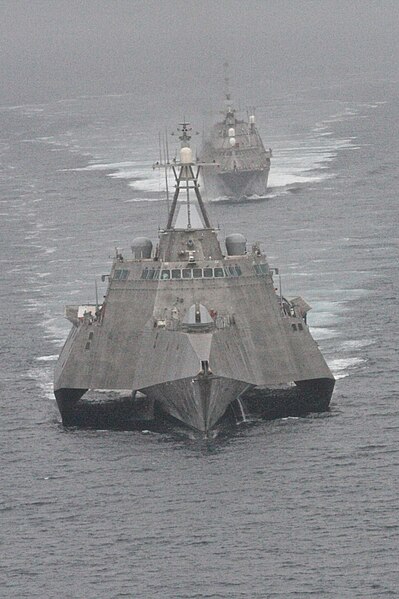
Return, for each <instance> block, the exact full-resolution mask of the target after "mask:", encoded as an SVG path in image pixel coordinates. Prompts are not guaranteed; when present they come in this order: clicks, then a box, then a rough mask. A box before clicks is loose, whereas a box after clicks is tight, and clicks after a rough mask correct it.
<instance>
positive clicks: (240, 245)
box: [225, 233, 247, 256]
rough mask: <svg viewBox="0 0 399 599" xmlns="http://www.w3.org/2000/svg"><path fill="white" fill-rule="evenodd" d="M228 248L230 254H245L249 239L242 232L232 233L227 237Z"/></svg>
mask: <svg viewBox="0 0 399 599" xmlns="http://www.w3.org/2000/svg"><path fill="white" fill-rule="evenodd" d="M225 243H226V250H227V254H228V255H229V256H243V255H244V254H245V252H246V249H247V240H246V239H245V237H244V235H241V233H232V234H231V235H228V236H227V237H226V239H225Z"/></svg>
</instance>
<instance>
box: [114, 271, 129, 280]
mask: <svg viewBox="0 0 399 599" xmlns="http://www.w3.org/2000/svg"><path fill="white" fill-rule="evenodd" d="M128 276H129V271H128V270H125V269H123V270H116V271H115V272H114V279H115V280H116V281H126V279H127V278H128Z"/></svg>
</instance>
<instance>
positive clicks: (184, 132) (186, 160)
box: [155, 122, 218, 230]
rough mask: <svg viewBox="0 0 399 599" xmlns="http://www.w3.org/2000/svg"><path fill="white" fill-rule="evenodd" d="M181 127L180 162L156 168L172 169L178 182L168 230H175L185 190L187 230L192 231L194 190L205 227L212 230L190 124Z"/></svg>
mask: <svg viewBox="0 0 399 599" xmlns="http://www.w3.org/2000/svg"><path fill="white" fill-rule="evenodd" d="M180 127H181V129H178V131H180V133H181V135H179V139H180V142H181V143H180V162H177V163H176V162H173V163H169V162H168V163H166V164H164V165H162V164H159V165H158V164H157V165H155V166H159V167H164V168H165V169H166V168H168V167H169V168H171V169H172V171H173V174H174V177H175V181H176V185H175V187H176V189H175V193H174V195H173V199H172V203H171V206H170V210H169V214H168V222H167V225H166V229H167V230H170V229H173V220H174V217H175V213H176V206H177V200H178V198H179V195H180V191H182V190H183V189H184V190H185V191H186V202H187V228H188V229H190V228H191V206H190V191H191V190H194V193H195V196H196V199H197V202H198V206H199V209H200V213H201V216H202V219H203V221H204V225H205V227H206V228H207V229H211V228H212V225H211V222H210V220H209V217H208V213H207V211H206V208H205V205H204V202H203V200H202V197H201V193H200V190H199V183H198V178H199V173H200V169H201V166H202V164H201V163H197V164H195V163H194V161H193V153H192V150H191V147H190V139H191V135H190V131H191V128H190V127H189V123H186V122H183V123H180ZM212 166H218V165H216V164H212Z"/></svg>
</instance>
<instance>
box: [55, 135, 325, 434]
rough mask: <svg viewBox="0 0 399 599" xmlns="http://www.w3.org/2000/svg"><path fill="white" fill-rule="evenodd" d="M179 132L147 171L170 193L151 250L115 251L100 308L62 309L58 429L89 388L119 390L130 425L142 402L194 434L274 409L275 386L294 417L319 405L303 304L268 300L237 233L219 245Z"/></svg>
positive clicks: (315, 351) (271, 289)
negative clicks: (172, 157)
mask: <svg viewBox="0 0 399 599" xmlns="http://www.w3.org/2000/svg"><path fill="white" fill-rule="evenodd" d="M180 132H181V135H180V141H181V149H180V159H179V161H173V162H172V163H171V164H167V165H158V166H161V168H163V166H165V168H168V169H170V170H171V171H172V172H173V175H174V178H175V185H176V187H175V192H174V195H173V199H172V201H171V203H170V209H169V212H168V219H167V223H166V227H165V228H164V229H162V230H160V231H159V240H158V243H157V245H156V247H155V248H154V245H153V243H152V241H151V240H150V239H147V238H143V237H139V238H137V239H134V240H133V242H132V248H131V249H132V255H131V256H129V257H125V256H124V255H122V253H121V252H119V251H117V254H116V256H115V259H114V261H113V265H112V269H111V273H110V275H109V276H108V275H107V276H106V279H107V280H108V288H107V291H106V294H105V295H104V299H103V301H102V303H101V304H99V303H98V302H96V303H95V304H89V305H82V306H77V305H74V306H67V307H66V315H67V317H68V318H69V320H70V321H71V322H72V329H71V331H70V334H69V336H68V338H67V341H66V343H65V345H64V347H63V349H62V351H61V354H60V356H59V359H58V362H57V365H56V369H55V382H54V392H55V397H56V400H57V404H58V407H59V410H60V413H61V416H62V420H63V423H64V424H65V425H75V424H78V413H79V405H80V403H81V402H82V401H83V400H84V398H83V396H84V394H85V393H86V391H88V390H93V389H94V390H96V389H97V390H98V389H101V390H107V392H109V393H110V396H111V397H112V393H111V392H112V391H118V390H129V393H131V397H132V399H131V405H132V410H133V412H134V410H135V409H137V414H138V417H139V411H140V407H141V406H142V405H143V401H144V402H147V405H148V406H152V408H151V410H152V416H151V417H153V416H154V414H161V415H162V417H164V416H167V417H168V418H169V419H172V420H173V421H178V422H179V423H183V424H184V425H185V426H187V427H189V428H191V429H194V430H195V431H200V433H201V434H205V435H207V434H208V433H210V432H211V431H212V429H214V428H215V427H216V426H217V425H218V423H220V422H222V421H223V418H224V417H226V415H227V414H228V413H229V411H231V410H232V409H233V410H234V408H236V409H238V408H239V409H240V410H241V411H242V412H244V410H243V405H244V403H243V402H247V407H246V408H245V410H247V409H248V406H249V407H251V405H252V406H254V407H256V408H257V410H258V411H259V412H260V413H261V414H262V415H267V412H268V410H269V411H271V412H273V414H274V415H275V414H276V410H277V412H278V411H279V409H280V412H281V408H282V406H283V400H281V401H280V399H279V396H278V394H277V395H276V393H274V392H273V389H278V388H281V387H282V386H289V387H290V388H291V389H292V388H295V391H296V395H295V398H296V399H292V396H291V399H290V400H289V401H291V402H292V401H294V403H295V402H298V404H295V405H297V407H298V406H301V407H300V408H299V407H298V409H300V411H303V409H304V410H305V411H306V410H308V411H321V410H325V409H327V408H328V405H329V402H330V398H331V394H332V391H333V387H334V378H333V375H332V373H331V371H330V369H329V368H328V366H327V364H326V362H325V360H324V358H323V356H322V354H321V352H320V350H319V348H318V346H317V344H316V342H315V341H314V340H313V338H312V336H311V334H310V332H309V328H308V325H307V322H306V314H307V312H308V310H309V308H310V307H309V306H308V304H307V303H306V302H305V301H304V300H303V299H302V298H300V297H297V298H295V299H293V300H291V301H288V300H287V299H285V298H284V297H283V296H282V295H281V293H278V291H277V290H276V282H275V281H274V280H273V277H275V276H276V274H275V271H274V270H273V269H272V268H271V267H270V266H269V264H268V262H267V259H266V256H265V255H264V254H263V253H262V252H261V250H260V247H259V246H258V245H254V246H253V247H252V249H248V248H247V242H246V240H245V238H244V236H243V235H241V234H240V233H234V234H230V235H228V236H227V237H226V238H225V241H224V247H223V246H222V244H221V243H220V242H219V240H218V230H217V229H216V228H214V227H213V226H212V224H211V222H210V219H209V216H208V213H207V210H206V207H205V205H204V202H203V200H202V197H201V194H200V189H199V183H198V178H199V173H200V169H201V166H202V165H201V164H199V163H195V162H194V161H193V155H192V150H191V148H190V129H189V127H188V125H187V123H184V124H183V125H182V129H181V130H180ZM209 168H211V167H210V166H209ZM213 168H215V167H213ZM81 398H83V399H81ZM115 409H117V407H116V402H115Z"/></svg>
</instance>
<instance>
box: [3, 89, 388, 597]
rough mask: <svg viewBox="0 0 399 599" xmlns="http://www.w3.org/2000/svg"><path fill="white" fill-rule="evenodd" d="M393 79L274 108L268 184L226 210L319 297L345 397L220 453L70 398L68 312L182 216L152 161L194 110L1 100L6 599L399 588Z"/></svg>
mask: <svg viewBox="0 0 399 599" xmlns="http://www.w3.org/2000/svg"><path fill="white" fill-rule="evenodd" d="M395 86H396V84H395V82H389V81H378V82H365V81H361V82H360V81H353V82H346V83H344V84H342V85H341V86H335V87H334V86H331V87H325V88H323V87H319V88H313V89H302V90H291V92H290V93H288V92H287V94H286V96H284V97H275V98H273V97H271V98H267V99H264V98H262V99H259V103H258V106H259V107H258V109H257V113H256V114H257V121H258V125H259V128H260V131H261V134H262V136H263V138H264V141H265V145H266V146H267V147H269V146H270V147H272V148H273V153H274V159H273V162H272V169H271V173H270V191H269V193H268V195H267V197H266V198H254V199H253V200H252V201H249V202H246V203H244V202H242V203H229V202H226V201H222V202H218V201H215V202H211V203H210V204H209V211H210V214H211V218H212V220H213V222H215V223H220V227H221V236H224V235H226V234H228V233H231V232H242V233H244V234H245V235H246V237H247V239H248V241H249V243H251V242H254V241H261V242H262V247H263V248H264V249H265V251H266V252H267V254H268V257H269V262H270V263H271V265H272V266H278V267H279V268H280V272H281V273H282V286H283V293H284V294H285V295H287V296H288V297H290V296H295V295H301V296H303V297H304V298H305V299H306V300H307V301H308V302H309V303H310V304H311V305H312V308H313V309H312V311H311V312H310V315H309V323H310V326H311V329H312V332H313V335H314V337H315V338H316V339H317V341H318V343H319V345H320V348H321V350H322V352H323V354H324V355H325V357H326V359H327V361H328V363H329V365H330V367H331V369H332V370H333V372H334V374H335V376H336V379H337V384H336V388H335V391H334V395H333V399H332V404H331V411H330V412H328V413H326V414H321V415H309V416H308V417H306V418H288V419H282V420H275V421H272V422H252V423H248V424H241V425H237V427H236V429H233V430H232V431H231V432H230V434H229V435H225V436H224V437H222V438H216V439H213V440H212V441H208V442H205V441H199V440H197V439H195V438H193V437H192V436H190V435H189V434H188V433H186V434H184V433H183V432H182V431H181V430H176V431H173V430H171V431H169V432H168V433H154V432H149V431H146V430H143V431H112V430H91V431H87V430H79V429H73V430H67V429H64V428H63V427H62V425H61V422H60V417H59V414H58V411H57V409H56V404H55V400H54V397H53V394H52V372H53V368H54V363H55V360H56V359H57V355H58V353H59V351H60V348H61V347H62V344H63V342H64V340H65V338H66V336H67V334H68V330H69V323H68V321H66V320H65V319H64V318H63V307H64V304H66V303H71V302H85V301H88V300H93V299H94V293H95V291H94V281H95V279H97V280H98V281H99V277H100V276H101V274H103V273H107V272H108V271H109V267H110V256H112V255H113V254H114V251H115V247H119V248H127V249H128V248H129V246H130V242H131V240H132V239H133V238H134V237H136V236H138V235H148V236H150V237H151V238H152V239H153V240H155V239H156V234H157V228H158V226H159V225H161V226H162V225H163V224H164V223H165V219H166V202H165V199H164V185H165V184H164V180H163V175H162V174H159V173H158V172H155V171H152V168H151V165H152V163H153V162H154V161H156V160H157V159H158V154H159V150H158V132H159V130H163V129H164V127H165V126H166V127H167V128H168V129H169V130H172V129H173V128H174V124H175V122H179V121H180V120H181V115H180V114H178V111H177V110H176V109H175V108H173V107H172V108H171V109H169V110H166V113H165V115H163V117H162V118H163V120H161V121H160V122H159V121H156V120H154V116H153V115H154V114H157V115H158V116H159V108H158V109H157V110H156V106H150V107H149V106H148V103H144V102H143V104H142V105H137V103H133V102H132V101H131V98H130V97H129V96H128V95H126V96H124V95H121V96H118V95H113V96H100V97H81V98H75V99H69V100H65V101H59V102H53V103H49V104H41V105H24V106H15V107H1V108H0V121H1V138H0V164H1V171H0V186H1V196H0V216H1V240H0V243H1V256H0V260H1V280H0V297H1V306H2V309H1V311H0V331H1V336H2V343H1V348H0V351H1V361H0V385H1V390H2V392H1V422H0V428H1V436H0V450H1V490H2V493H1V500H0V515H1V528H0V530H1V533H0V534H1V541H2V559H1V561H0V597H4V598H7V599H22V598H29V599H32V598H36V597H38V598H39V597H40V598H41V599H43V598H53V597H54V598H55V597H58V598H62V599H67V598H68V599H69V598H76V599H83V598H84V599H111V598H112V599H119V598H122V597H135V598H136V597H140V598H145V599H147V598H156V599H158V598H159V599H161V598H162V599H164V598H176V599H183V598H187V599H188V598H190V599H191V598H192V599H194V598H195V599H200V598H201V599H202V598H226V599H227V598H228V599H233V598H234V599H238V598H244V597H245V598H247V597H250V598H262V599H264V598H269V599H275V598H282V599H304V598H315V597H316V598H323V599H324V598H329V599H337V598H340V599H346V598H348V599H352V598H359V599H365V598H369V597H373V598H382V597H397V596H398V592H397V587H398V582H399V581H398V573H397V572H398V567H397V563H398V558H399V556H398V546H399V524H398V517H399V508H398V505H399V503H398V490H397V474H398V465H399V449H398V433H399V408H398V374H397V373H398V341H397V339H398V331H399V318H398V310H397V303H398V281H399V276H398V250H399V237H398V222H399V208H398V201H397V187H398V184H399V167H398V164H399V151H398V144H397V137H398V136H397V123H398V122H399V99H398V95H397V91H396V87H395ZM205 109H206V106H205V99H204V101H203V105H201V106H198V107H195V109H193V114H192V115H190V119H191V120H192V122H193V125H194V126H197V124H196V121H197V123H198V127H201V119H202V118H203V116H202V115H203V114H204V111H205ZM194 142H195V143H197V141H196V138H195V139H194ZM172 151H174V150H172ZM99 284H100V293H101V292H102V291H104V288H103V287H102V286H101V283H99Z"/></svg>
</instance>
